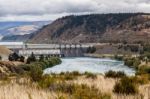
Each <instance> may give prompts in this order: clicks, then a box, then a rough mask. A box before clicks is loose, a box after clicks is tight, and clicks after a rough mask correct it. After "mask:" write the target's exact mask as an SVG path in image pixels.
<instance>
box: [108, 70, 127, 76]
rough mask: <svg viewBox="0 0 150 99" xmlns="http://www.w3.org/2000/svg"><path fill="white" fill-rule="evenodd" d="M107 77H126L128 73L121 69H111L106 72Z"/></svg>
mask: <svg viewBox="0 0 150 99" xmlns="http://www.w3.org/2000/svg"><path fill="white" fill-rule="evenodd" d="M105 77H108V78H122V77H126V74H125V73H124V72H121V71H118V72H115V71H112V70H110V71H108V72H106V73H105Z"/></svg>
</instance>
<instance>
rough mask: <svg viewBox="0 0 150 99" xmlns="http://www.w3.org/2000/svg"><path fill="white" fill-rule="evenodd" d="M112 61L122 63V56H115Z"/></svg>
mask: <svg viewBox="0 0 150 99" xmlns="http://www.w3.org/2000/svg"><path fill="white" fill-rule="evenodd" d="M114 59H116V60H119V61H122V60H123V56H118V55H115V56H114Z"/></svg>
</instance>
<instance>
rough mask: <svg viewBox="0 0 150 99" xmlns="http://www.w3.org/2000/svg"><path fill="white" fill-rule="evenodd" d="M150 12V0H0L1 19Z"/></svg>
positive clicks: (40, 19)
mask: <svg viewBox="0 0 150 99" xmlns="http://www.w3.org/2000/svg"><path fill="white" fill-rule="evenodd" d="M123 12H130V13H131V12H145V13H150V0H0V21H45V20H55V19H57V18H60V17H62V16H66V15H80V14H92V13H123Z"/></svg>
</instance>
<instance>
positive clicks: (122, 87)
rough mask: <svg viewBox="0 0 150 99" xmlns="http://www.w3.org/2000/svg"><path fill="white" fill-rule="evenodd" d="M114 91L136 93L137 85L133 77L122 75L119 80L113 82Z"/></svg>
mask: <svg viewBox="0 0 150 99" xmlns="http://www.w3.org/2000/svg"><path fill="white" fill-rule="evenodd" d="M114 92H115V93H118V94H127V95H128V94H137V93H138V85H137V83H136V82H135V81H134V80H133V79H131V78H129V77H123V78H122V79H121V80H120V81H119V82H117V83H116V84H115V86H114Z"/></svg>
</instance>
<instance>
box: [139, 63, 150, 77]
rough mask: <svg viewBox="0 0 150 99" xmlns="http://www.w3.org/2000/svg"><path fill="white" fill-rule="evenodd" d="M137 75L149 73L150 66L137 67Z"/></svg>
mask: <svg viewBox="0 0 150 99" xmlns="http://www.w3.org/2000/svg"><path fill="white" fill-rule="evenodd" d="M136 74H137V75H141V74H150V67H149V66H147V65H144V66H141V67H139V68H138V70H137V72H136Z"/></svg>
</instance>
